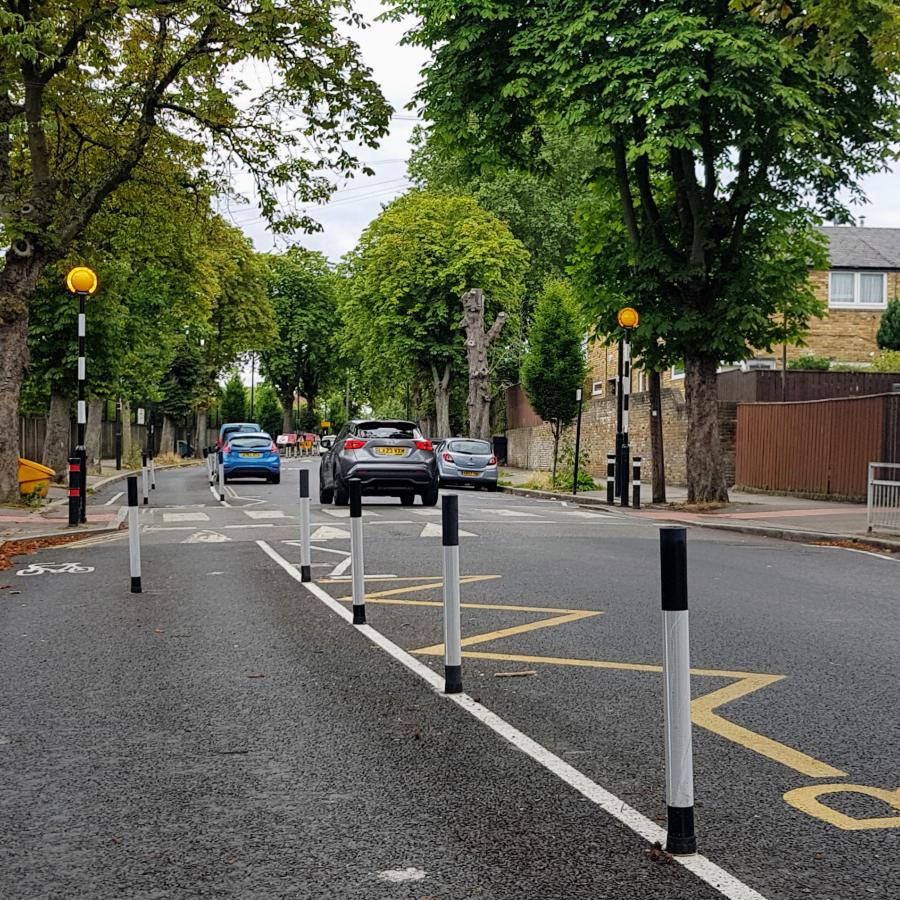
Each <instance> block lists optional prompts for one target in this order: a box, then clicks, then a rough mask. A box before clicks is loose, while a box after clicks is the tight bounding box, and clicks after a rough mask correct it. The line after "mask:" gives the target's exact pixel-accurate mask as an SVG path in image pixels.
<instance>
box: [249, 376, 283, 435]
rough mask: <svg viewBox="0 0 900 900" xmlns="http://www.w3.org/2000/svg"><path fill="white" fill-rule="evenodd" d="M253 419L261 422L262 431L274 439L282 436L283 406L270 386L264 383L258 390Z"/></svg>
mask: <svg viewBox="0 0 900 900" xmlns="http://www.w3.org/2000/svg"><path fill="white" fill-rule="evenodd" d="M253 418H254V421H255V422H259V424H260V426H261V427H262V430H263V431H265V432H267V433H268V434H270V435H272V437H273V438H274V437H276V436H277V435H279V434H281V424H282V418H281V404H280V403H279V402H278V395H277V394H276V393H275V390H274V389H273V388H272V386H271V385H270V384H266V383H263V384H261V385H260V386H259V387H258V388H257V389H256V397H255V398H254V404H253Z"/></svg>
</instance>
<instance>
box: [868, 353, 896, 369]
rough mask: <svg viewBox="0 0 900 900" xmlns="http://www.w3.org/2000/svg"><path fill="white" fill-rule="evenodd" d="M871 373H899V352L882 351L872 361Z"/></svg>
mask: <svg viewBox="0 0 900 900" xmlns="http://www.w3.org/2000/svg"><path fill="white" fill-rule="evenodd" d="M871 369H872V371H873V372H900V350H882V352H881V353H879V354H878V356H876V357H875V359H873V360H872V366H871Z"/></svg>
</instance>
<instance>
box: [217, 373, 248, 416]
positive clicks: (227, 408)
mask: <svg viewBox="0 0 900 900" xmlns="http://www.w3.org/2000/svg"><path fill="white" fill-rule="evenodd" d="M221 409H222V422H223V424H224V423H225V422H246V421H247V395H246V392H245V391H244V383H243V382H242V381H241V376H240V375H238V373H237V372H235V373H234V374H233V375H232V376H231V378H229V379H228V381H226V382H225V390H224V391H223V392H222V406H221Z"/></svg>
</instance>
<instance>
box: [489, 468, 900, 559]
mask: <svg viewBox="0 0 900 900" xmlns="http://www.w3.org/2000/svg"><path fill="white" fill-rule="evenodd" d="M501 471H502V475H501V478H502V479H503V481H505V482H506V483H507V484H506V486H504V487H501V490H505V491H508V492H511V493H517V494H521V493H525V494H533V495H534V496H536V497H550V496H553V497H566V498H570V497H571V494H563V493H560V492H547V491H528V490H523V488H522V484H523V483H528V482H533V480H534V479H535V478H536V477H538V476H539V475H541V474H544V475H545V474H546V473H538V472H532V471H528V470H526V469H516V468H511V467H507V466H504V467H503V468H502V470H501ZM649 495H650V485H649V483H645V484H643V485H642V499H641V509H640V510H634V509H631V510H630V511H629V513H628V514H629V515H634V516H638V517H641V518H647V519H653V520H656V521H660V522H671V523H682V524H690V525H696V526H699V527H705V528H719V529H723V530H731V531H737V532H741V533H744V534H759V535H763V536H767V537H774V538H782V539H785V540H796V541H832V540H834V541H850V542H855V543H866V544H869V545H871V546H873V547H877V548H880V549H884V550H887V551H891V552H900V533H898V532H880V531H873V532H869V531H868V522H867V518H866V504H865V503H843V502H834V501H828V500H808V499H805V498H801V497H792V496H787V495H783V494H757V493H749V492H746V491H736V490H730V491H729V501H730V502H729V503H727V504H725V505H724V506H722V507H720V508H717V509H708V510H703V509H698V508H697V507H695V506H691V505H689V504H688V503H687V488H686V487H684V486H681V485H674V486H672V485H667V487H666V500H667V502H666V503H664V504H654V503H651V502H650V496H649ZM574 499H575V500H576V501H577V502H578V503H581V504H583V505H596V506H602V507H606V506H607V503H606V490H605V488H604V489H603V490H596V491H579V492H578V495H577V498H574Z"/></svg>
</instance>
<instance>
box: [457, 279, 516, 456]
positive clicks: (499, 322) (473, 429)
mask: <svg viewBox="0 0 900 900" xmlns="http://www.w3.org/2000/svg"><path fill="white" fill-rule="evenodd" d="M462 305H463V310H464V312H465V317H464V318H463V321H462V323H461V325H460V327H461V328H464V329H465V331H466V356H467V358H468V361H469V396H468V399H467V400H466V405H467V406H468V408H469V437H473V438H481V439H482V440H485V441H486V440H490V437H491V373H490V368H489V367H488V347H490V345H491V344H492V343H493V341H494V340H495V338H496V337H497V335H498V334H499V333H500V329H501V328H502V327H503V323H504V322H505V321H506V313H500V314H499V315H498V316H497V319H496V321H495V322H494V324H493V325H492V326H491V328H490V330H489V331H485V330H484V292H483V291H481V290H479V289H478V288H475V289H473V290H471V291H466V293H465V294H463V295H462Z"/></svg>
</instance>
